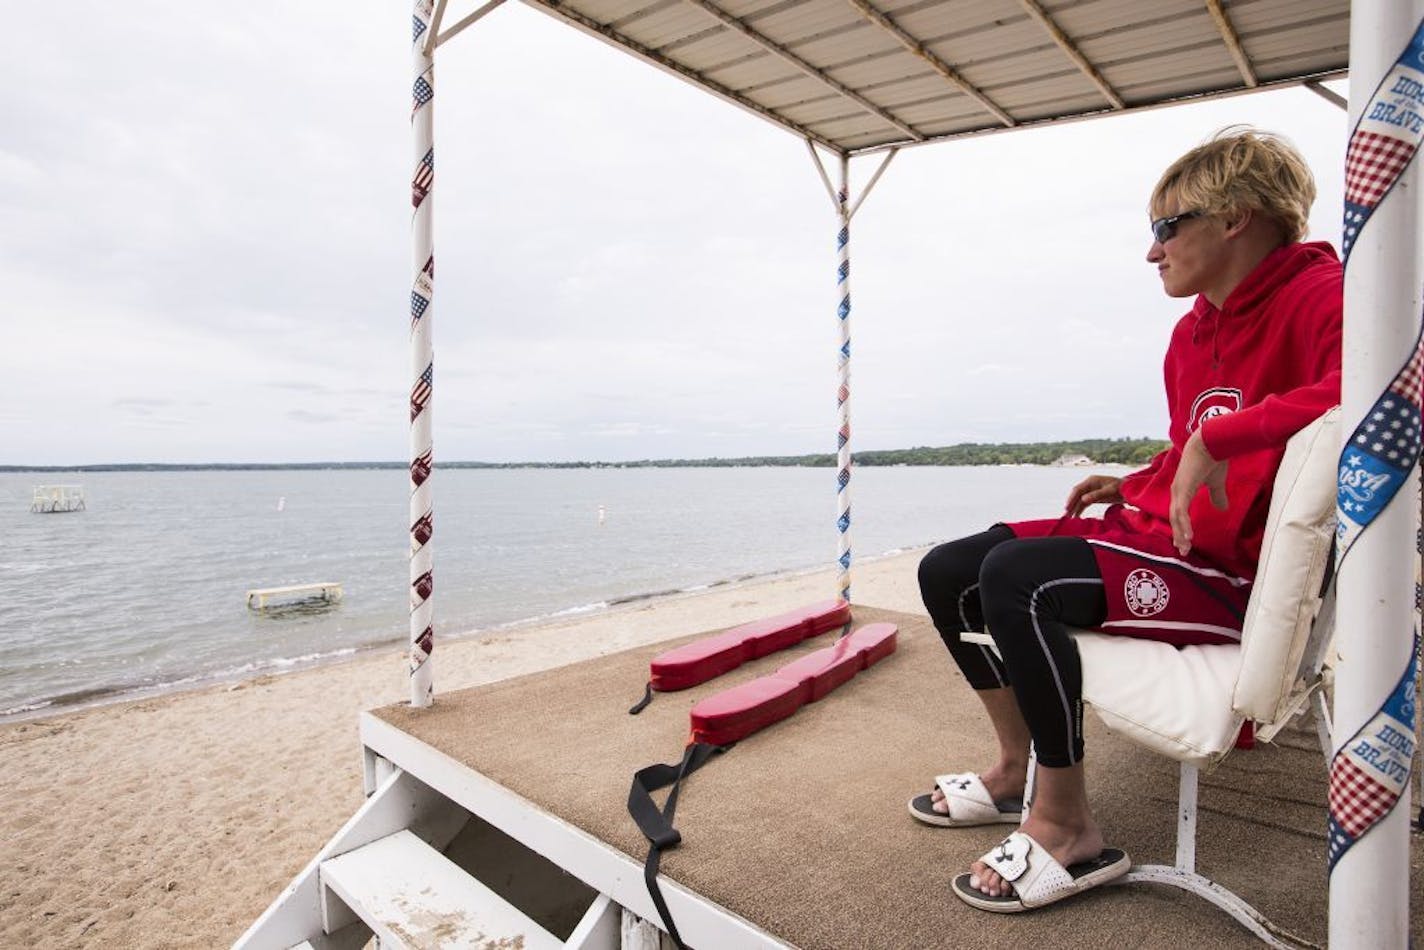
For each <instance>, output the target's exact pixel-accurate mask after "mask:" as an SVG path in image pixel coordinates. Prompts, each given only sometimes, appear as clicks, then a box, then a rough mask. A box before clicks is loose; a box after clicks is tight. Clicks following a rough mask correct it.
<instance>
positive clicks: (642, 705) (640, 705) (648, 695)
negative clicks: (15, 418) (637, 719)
mask: <svg viewBox="0 0 1424 950" xmlns="http://www.w3.org/2000/svg"><path fill="white" fill-rule="evenodd" d="M652 701H653V681H652V680H648V689H647V692H645V693H643V698H642V699H640V700H638V701H637V702H636V703H634V704H633V708H632V709H630V710H628V715H630V716H636V715H638V713H640V712H642V711H643V710H644V709H647V708H648V703H650V702H652Z"/></svg>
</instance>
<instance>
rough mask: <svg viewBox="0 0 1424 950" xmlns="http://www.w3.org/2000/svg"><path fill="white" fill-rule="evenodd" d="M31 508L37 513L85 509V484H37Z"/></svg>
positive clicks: (47, 513)
mask: <svg viewBox="0 0 1424 950" xmlns="http://www.w3.org/2000/svg"><path fill="white" fill-rule="evenodd" d="M30 510H31V511H33V512H35V513H37V514H45V515H49V514H58V513H60V512H65V511H83V510H84V486H82V485H36V486H35V493H34V496H33V497H32V498H31V500H30Z"/></svg>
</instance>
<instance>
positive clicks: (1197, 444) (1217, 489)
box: [1169, 428, 1226, 555]
mask: <svg viewBox="0 0 1424 950" xmlns="http://www.w3.org/2000/svg"><path fill="white" fill-rule="evenodd" d="M1203 485H1205V486H1206V488H1207V492H1208V493H1210V495H1211V503H1212V504H1213V505H1214V506H1216V508H1217V509H1218V510H1219V511H1225V510H1226V463H1225V462H1218V461H1217V460H1216V459H1214V458H1212V457H1211V453H1210V452H1208V451H1207V450H1206V442H1204V441H1203V440H1202V436H1201V429H1200V428H1198V429H1197V431H1195V432H1193V433H1192V437H1191V438H1190V439H1188V440H1187V444H1186V445H1184V446H1183V447H1182V461H1181V464H1179V465H1178V466H1177V475H1176V477H1175V478H1173V479H1172V507H1171V510H1170V513H1169V518H1170V520H1171V522H1172V544H1173V545H1174V546H1175V547H1176V549H1177V551H1178V552H1179V553H1180V554H1183V555H1185V554H1186V553H1187V552H1188V551H1190V550H1191V549H1192V518H1191V515H1189V514H1188V513H1187V512H1188V509H1190V508H1191V505H1192V499H1193V498H1195V497H1196V494H1197V492H1198V491H1199V490H1200V489H1201V487H1202V486H1203Z"/></svg>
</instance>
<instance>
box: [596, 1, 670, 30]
mask: <svg viewBox="0 0 1424 950" xmlns="http://www.w3.org/2000/svg"><path fill="white" fill-rule="evenodd" d="M682 5H683V0H644V4H643V6H641V7H640V8H639V9H637V10H634V11H633V12H632V13H629V14H627V15H625V16H621V17H615V18H614V19H612V20H610V21H609V23H608V25H609V26H611V27H613V28H614V29H615V30H620V31H623V30H627V29H628V28H629V27H630V26H632V25H633V24H634V23H637V22H639V21H640V20H643V19H645V18H647V17H649V16H651V15H653V14H654V13H660V12H662V11H664V10H668V9H672V8H676V7H680V6H682Z"/></svg>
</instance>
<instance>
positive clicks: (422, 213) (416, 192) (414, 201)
mask: <svg viewBox="0 0 1424 950" xmlns="http://www.w3.org/2000/svg"><path fill="white" fill-rule="evenodd" d="M432 12H433V4H432V2H431V0H416V2H415V13H414V16H413V18H412V22H411V29H412V33H413V36H412V37H411V65H412V68H413V70H414V73H415V81H414V85H413V86H412V89H411V112H410V124H411V133H412V137H413V140H414V145H415V154H414V159H415V167H414V172H413V174H412V176H411V194H410V200H411V205H412V207H413V211H412V214H411V252H412V253H411V259H412V265H413V266H412V267H411V271H412V275H413V276H412V281H411V291H410V353H411V369H412V374H411V375H412V376H413V381H412V383H411V389H410V459H411V461H410V704H411V705H412V706H415V707H425V706H429V705H430V704H431V702H432V701H433V699H434V695H435V687H434V683H433V681H432V678H431V672H432V670H431V666H430V653H431V651H432V650H433V649H434V648H435V625H434V618H433V611H432V602H431V593H432V590H433V585H434V581H433V579H432V578H433V573H432V569H433V551H432V548H431V543H430V536H431V533H432V532H433V530H434V524H433V521H432V511H433V509H432V506H431V497H430V488H431V485H430V470H431V466H432V464H433V459H434V444H433V434H432V428H431V423H430V417H431V392H432V383H433V376H434V372H435V362H434V361H435V348H434V345H433V344H432V342H431V336H430V320H431V315H432V310H431V306H430V304H431V300H432V298H433V296H434V283H435V249H434V247H435V230H434V227H433V224H432V221H431V211H432V205H433V204H434V202H433V200H432V194H431V192H432V191H433V189H434V187H435V125H434V118H433V106H434V102H435V60H434V58H433V56H432V54H431V53H428V52H427V51H426V49H425V42H424V40H425V38H426V34H427V33H428V32H429V30H430V18H431V15H432Z"/></svg>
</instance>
